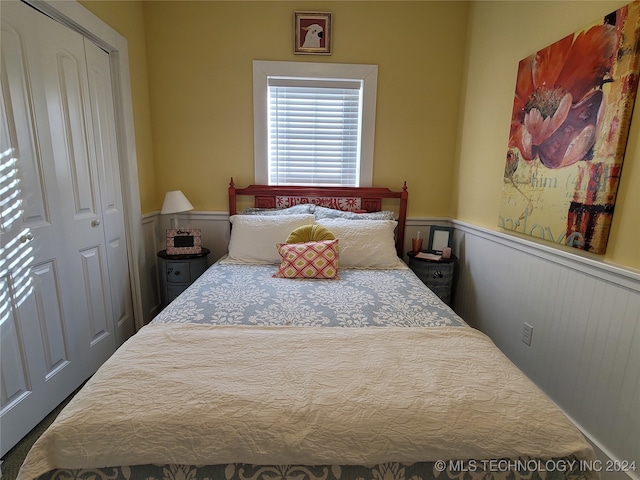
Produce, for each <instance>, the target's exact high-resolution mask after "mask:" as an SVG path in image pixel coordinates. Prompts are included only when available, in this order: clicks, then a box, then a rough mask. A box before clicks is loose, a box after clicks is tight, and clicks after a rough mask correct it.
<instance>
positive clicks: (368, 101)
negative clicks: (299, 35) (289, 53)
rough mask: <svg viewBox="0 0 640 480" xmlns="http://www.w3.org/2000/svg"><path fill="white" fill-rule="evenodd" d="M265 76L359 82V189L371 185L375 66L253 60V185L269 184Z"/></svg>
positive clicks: (375, 92)
mask: <svg viewBox="0 0 640 480" xmlns="http://www.w3.org/2000/svg"><path fill="white" fill-rule="evenodd" d="M269 77H291V78H315V79H327V80H344V79H355V80H361V81H362V88H363V91H362V131H361V145H360V177H359V186H361V187H370V186H371V185H372V182H373V150H374V140H375V120H376V97H377V89H378V66H377V65H361V64H341V63H313V62H276V61H266V60H254V61H253V141H254V170H255V172H254V173H255V182H256V183H257V184H259V185H268V183H269V171H268V169H269V136H268V125H269V105H268V101H269V99H268V96H269V93H268V88H269V87H268V79H269Z"/></svg>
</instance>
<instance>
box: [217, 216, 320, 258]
mask: <svg viewBox="0 0 640 480" xmlns="http://www.w3.org/2000/svg"><path fill="white" fill-rule="evenodd" d="M314 219H315V217H314V216H313V215H311V214H300V215H233V216H232V217H230V218H229V220H230V221H231V225H232V228H231V239H230V240H229V259H230V260H234V261H236V262H244V263H278V264H279V263H280V260H281V258H280V254H279V253H278V247H277V246H276V245H277V244H278V243H285V241H286V240H287V237H288V236H289V234H290V233H291V232H292V231H293V230H294V229H296V228H298V227H301V226H303V225H311V224H313V221H314Z"/></svg>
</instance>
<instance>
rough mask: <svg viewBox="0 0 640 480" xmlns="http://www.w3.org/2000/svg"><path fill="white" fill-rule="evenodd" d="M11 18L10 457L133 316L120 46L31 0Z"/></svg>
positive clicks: (0, 170) (1, 237) (6, 175)
mask: <svg viewBox="0 0 640 480" xmlns="http://www.w3.org/2000/svg"><path fill="white" fill-rule="evenodd" d="M1 20H2V44H1V48H2V65H1V69H2V74H1V75H2V133H1V135H2V136H1V141H2V145H1V149H0V151H1V152H2V153H1V154H2V165H1V167H0V183H1V185H0V195H1V199H0V205H2V213H1V217H0V218H1V224H0V226H1V230H0V232H1V233H0V242H1V243H0V253H1V257H0V295H1V296H2V298H1V299H0V300H1V303H0V308H1V309H2V310H1V311H0V315H1V316H0V322H1V324H0V328H1V332H0V333H1V339H0V341H1V344H0V355H1V359H0V360H1V382H0V383H1V396H0V400H1V410H0V431H1V435H0V450H1V454H2V455H4V453H5V452H6V451H7V450H8V449H9V448H11V446H13V445H14V444H15V443H16V442H17V441H18V440H19V439H20V438H22V436H24V434H26V433H27V432H28V431H29V430H30V429H31V428H33V426H35V425H36V424H37V423H38V422H39V421H40V420H42V418H44V416H46V414H47V413H49V412H50V411H51V410H52V409H53V408H55V407H56V406H57V405H58V404H59V403H60V402H61V401H62V400H63V399H64V398H65V397H66V396H68V395H69V394H70V393H71V392H72V391H73V390H74V389H75V388H77V387H78V386H79V385H80V384H81V383H82V382H83V381H84V380H86V379H87V378H88V377H89V376H90V375H91V374H93V373H94V372H95V370H97V368H98V367H99V366H100V365H101V364H102V363H103V362H104V361H105V360H106V359H107V358H108V357H109V356H110V355H111V354H112V353H113V352H114V351H115V348H116V346H117V345H118V344H120V343H121V342H122V341H123V340H124V338H125V337H126V336H128V334H130V332H132V329H133V318H132V314H131V311H132V309H131V290H130V282H129V274H128V268H127V254H126V242H125V237H124V221H123V218H124V217H123V212H122V199H121V192H120V181H119V172H118V168H117V153H116V152H117V144H116V136H115V130H114V126H113V102H112V99H111V96H110V92H111V86H110V73H109V69H108V67H109V61H108V55H107V54H106V52H103V51H101V50H100V49H98V48H97V47H96V46H95V45H93V44H91V43H90V42H86V40H85V39H84V37H83V36H82V35H80V34H79V33H77V32H74V31H72V30H70V29H68V28H66V27H64V26H63V25H61V24H59V23H57V22H56V21H54V20H52V19H50V18H48V17H46V16H44V15H43V14H41V13H39V12H37V11H35V10H34V9H32V8H31V7H29V6H27V5H25V4H22V3H20V2H14V1H6V2H3V5H2V19H1ZM105 67H106V70H105ZM90 85H91V86H93V87H94V90H93V91H92V90H91V88H90ZM114 163H115V165H114ZM118 337H120V338H118Z"/></svg>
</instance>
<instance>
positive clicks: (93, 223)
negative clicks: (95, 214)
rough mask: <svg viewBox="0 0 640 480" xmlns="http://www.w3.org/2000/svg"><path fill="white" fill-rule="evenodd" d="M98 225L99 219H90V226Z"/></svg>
mask: <svg viewBox="0 0 640 480" xmlns="http://www.w3.org/2000/svg"><path fill="white" fill-rule="evenodd" d="M98 225H100V220H92V221H91V226H92V227H94V228H95V227H97V226H98Z"/></svg>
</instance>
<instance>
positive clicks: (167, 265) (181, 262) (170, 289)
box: [158, 247, 210, 308]
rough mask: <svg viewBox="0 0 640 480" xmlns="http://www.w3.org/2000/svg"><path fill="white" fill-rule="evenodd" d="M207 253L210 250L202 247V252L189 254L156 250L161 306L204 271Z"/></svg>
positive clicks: (164, 305)
mask: <svg viewBox="0 0 640 480" xmlns="http://www.w3.org/2000/svg"><path fill="white" fill-rule="evenodd" d="M209 253H210V250H209V249H208V248H204V247H203V248H202V253H197V254H189V255H167V251H166V250H161V251H159V252H158V272H159V275H160V297H161V300H162V307H163V308H164V307H166V306H167V305H169V303H170V302H171V301H172V300H173V299H175V298H176V297H177V296H178V295H180V294H181V293H182V292H183V291H185V290H186V289H187V287H188V286H189V285H191V284H192V283H193V282H194V280H195V279H196V278H198V277H199V276H200V275H202V274H203V273H204V271H205V270H206V269H207V266H208V264H207V255H209Z"/></svg>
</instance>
